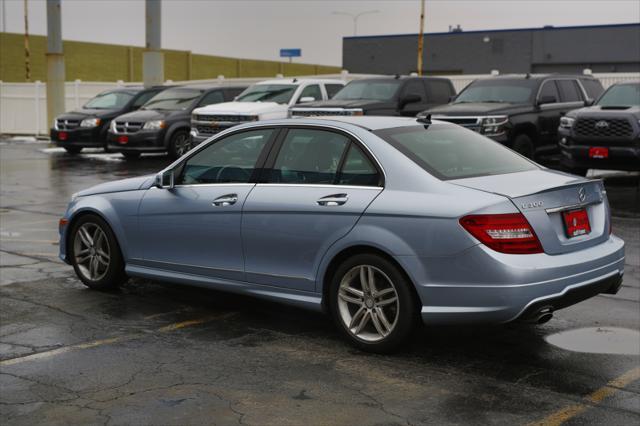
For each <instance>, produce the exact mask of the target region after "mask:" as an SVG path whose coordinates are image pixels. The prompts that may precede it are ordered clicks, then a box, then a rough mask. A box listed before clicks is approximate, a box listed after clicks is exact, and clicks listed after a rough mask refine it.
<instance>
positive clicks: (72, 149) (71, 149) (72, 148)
mask: <svg viewBox="0 0 640 426" xmlns="http://www.w3.org/2000/svg"><path fill="white" fill-rule="evenodd" d="M64 149H65V151H67V153H68V154H71V155H76V154H79V153H80V151H82V147H81V146H65V147H64Z"/></svg>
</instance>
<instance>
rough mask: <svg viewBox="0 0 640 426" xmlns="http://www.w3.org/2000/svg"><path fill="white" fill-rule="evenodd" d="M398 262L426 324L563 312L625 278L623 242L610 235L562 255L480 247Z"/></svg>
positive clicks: (493, 320) (507, 319)
mask: <svg viewBox="0 0 640 426" xmlns="http://www.w3.org/2000/svg"><path fill="white" fill-rule="evenodd" d="M396 259H397V260H398V262H399V263H400V264H401V265H402V266H403V267H404V268H405V270H406V271H408V272H409V275H410V276H411V278H412V279H413V282H414V283H415V284H416V289H417V291H418V295H419V297H420V299H421V301H422V305H423V306H422V310H421V314H422V319H423V321H424V322H425V323H428V324H456V323H505V322H510V321H513V320H516V319H519V318H522V317H523V316H524V315H526V314H528V313H529V312H530V309H532V306H533V307H538V305H540V304H543V305H544V304H546V305H551V306H553V307H555V309H561V308H564V307H566V306H569V305H571V304H573V303H577V302H579V301H581V300H584V299H585V298H588V297H592V296H595V295H596V294H599V293H602V292H606V291H616V290H617V288H614V287H616V286H617V285H619V282H620V280H621V277H622V275H623V273H624V242H623V241H622V240H621V239H619V238H617V237H615V236H611V237H610V238H609V239H608V240H607V241H605V242H603V243H602V244H598V245H597V246H593V247H590V248H587V249H584V250H579V251H575V252H572V253H566V254H560V255H548V254H544V253H541V254H532V255H508V254H502V253H498V252H495V251H493V250H491V249H489V248H487V247H486V246H484V245H477V246H474V247H472V248H470V249H468V250H465V251H463V252H462V253H459V254H458V255H456V256H450V257H444V258H442V257H440V258H420V257H415V256H398V257H396ZM576 295H579V297H576ZM585 295H586V297H584V296H585Z"/></svg>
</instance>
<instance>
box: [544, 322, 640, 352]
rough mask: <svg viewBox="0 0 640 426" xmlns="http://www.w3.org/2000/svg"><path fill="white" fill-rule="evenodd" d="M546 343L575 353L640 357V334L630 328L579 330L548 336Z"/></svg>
mask: <svg viewBox="0 0 640 426" xmlns="http://www.w3.org/2000/svg"><path fill="white" fill-rule="evenodd" d="M546 341H547V342H548V343H551V344H552V345H554V346H557V347H559V348H561V349H566V350H569V351H573V352H586V353H593V354H614V355H640V332H639V331H637V330H631V329H628V328H618V327H592V328H578V329H575V330H568V331H563V332H561V333H556V334H552V335H550V336H547V337H546Z"/></svg>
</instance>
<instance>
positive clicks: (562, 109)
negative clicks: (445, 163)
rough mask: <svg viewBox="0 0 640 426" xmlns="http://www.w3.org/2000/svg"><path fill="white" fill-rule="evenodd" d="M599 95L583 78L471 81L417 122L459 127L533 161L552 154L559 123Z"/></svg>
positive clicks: (599, 89)
mask: <svg viewBox="0 0 640 426" xmlns="http://www.w3.org/2000/svg"><path fill="white" fill-rule="evenodd" d="M602 92H603V88H602V84H600V82H599V81H598V80H596V79H595V78H593V77H591V76H587V75H545V76H535V77H533V76H530V75H526V76H522V77H516V76H504V77H491V78H486V79H480V80H475V81H473V82H472V83H470V84H469V85H468V86H467V87H465V88H464V90H462V92H460V94H458V96H456V98H455V99H454V100H453V101H452V102H451V103H449V104H448V105H444V106H441V107H437V108H431V109H429V110H427V111H424V112H423V113H420V114H419V115H418V116H419V117H421V116H426V115H427V114H431V118H432V119H437V120H445V121H450V122H452V123H456V124H459V125H461V126H464V127H467V128H469V129H471V130H475V131H476V132H479V133H481V134H483V135H485V136H488V137H490V138H491V139H494V140H496V141H498V142H501V143H503V144H504V145H506V146H508V147H510V148H512V149H514V150H515V151H517V152H518V153H520V154H522V155H524V156H526V157H528V158H534V156H535V155H536V154H537V153H541V152H553V151H556V152H557V150H558V141H557V134H558V125H559V124H560V117H562V116H563V115H564V114H566V113H567V112H569V111H571V110H573V109H576V108H579V107H582V106H584V105H588V104H591V103H592V102H593V99H596V98H597V97H598V96H599V95H600V94H601V93H602Z"/></svg>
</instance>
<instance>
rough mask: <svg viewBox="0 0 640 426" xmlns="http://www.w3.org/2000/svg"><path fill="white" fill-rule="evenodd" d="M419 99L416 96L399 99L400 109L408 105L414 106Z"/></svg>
mask: <svg viewBox="0 0 640 426" xmlns="http://www.w3.org/2000/svg"><path fill="white" fill-rule="evenodd" d="M420 101H421V98H420V96H418V95H405V96H404V97H402V99H400V105H399V106H400V109H402V108H404V107H405V106H407V105H409V104H415V103H416V102H420Z"/></svg>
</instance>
